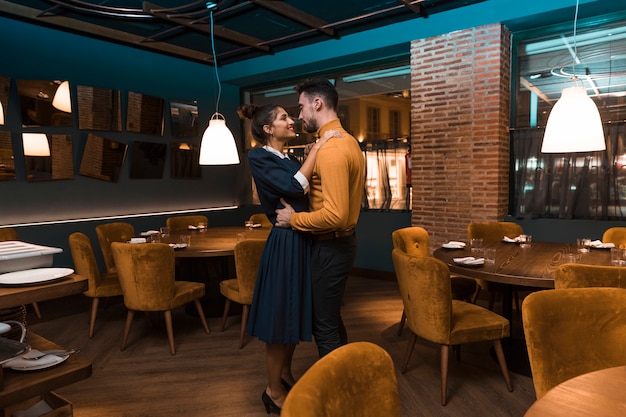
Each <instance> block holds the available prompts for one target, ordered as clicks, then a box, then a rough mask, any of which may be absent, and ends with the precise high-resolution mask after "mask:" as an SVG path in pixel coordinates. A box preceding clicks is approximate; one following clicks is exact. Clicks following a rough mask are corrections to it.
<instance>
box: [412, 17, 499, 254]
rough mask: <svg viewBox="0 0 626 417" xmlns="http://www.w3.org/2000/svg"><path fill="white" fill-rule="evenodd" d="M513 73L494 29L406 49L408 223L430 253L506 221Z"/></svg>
mask: <svg viewBox="0 0 626 417" xmlns="http://www.w3.org/2000/svg"><path fill="white" fill-rule="evenodd" d="M510 66H511V62H510V33H509V32H508V30H507V29H506V28H505V27H503V26H501V25H499V24H494V25H488V26H481V27H477V28H472V29H466V30H460V31H457V32H452V33H449V34H446V35H441V36H436V37H433V38H428V39H420V40H416V41H413V42H411V157H412V168H413V176H412V183H413V212H412V219H411V223H412V224H413V225H414V226H421V227H424V228H425V229H426V230H427V231H428V233H429V235H430V239H431V248H433V249H434V248H436V247H438V246H439V245H441V244H442V243H445V242H446V241H448V240H451V239H452V240H465V239H466V238H467V225H468V223H470V222H472V221H500V220H502V219H503V218H504V216H506V215H507V214H508V213H507V212H508V185H509V133H508V128H509V107H510Z"/></svg>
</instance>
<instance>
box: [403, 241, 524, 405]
mask: <svg viewBox="0 0 626 417" xmlns="http://www.w3.org/2000/svg"><path fill="white" fill-rule="evenodd" d="M392 258H393V264H394V268H395V270H396V275H397V276H398V286H399V288H400V294H401V295H402V303H403V304H404V311H405V312H406V324H407V326H408V328H409V329H410V330H411V332H413V337H412V340H411V341H410V342H409V345H408V348H407V351H406V355H405V357H404V361H403V363H402V368H401V369H402V373H405V372H406V369H407V365H408V363H409V359H410V358H411V354H412V353H413V348H414V347H415V342H416V341H417V338H418V337H421V338H423V339H425V340H427V341H429V342H432V343H436V344H439V345H440V350H441V404H442V405H446V403H447V380H448V356H449V352H450V347H451V346H456V345H462V344H466V343H474V342H484V341H492V342H493V347H494V349H495V352H496V356H497V358H498V363H499V364H500V369H501V371H502V375H503V376H504V380H505V382H506V386H507V388H508V390H509V391H513V385H512V384H511V378H510V376H509V371H508V368H507V365H506V359H505V358H504V352H503V350H502V343H501V340H502V339H503V338H505V337H508V336H509V332H510V325H509V321H508V320H507V319H505V318H504V317H502V316H500V315H498V314H496V313H494V312H493V311H491V310H488V309H486V308H484V307H480V306H477V305H475V304H472V303H468V302H465V301H461V300H453V299H452V292H451V288H450V271H449V269H448V266H447V265H446V264H445V263H444V262H442V261H440V260H439V259H436V258H433V257H415V256H410V255H407V254H406V253H404V252H402V251H400V250H399V249H394V250H393V252H392ZM457 359H460V350H459V349H457Z"/></svg>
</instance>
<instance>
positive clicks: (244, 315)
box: [239, 304, 250, 349]
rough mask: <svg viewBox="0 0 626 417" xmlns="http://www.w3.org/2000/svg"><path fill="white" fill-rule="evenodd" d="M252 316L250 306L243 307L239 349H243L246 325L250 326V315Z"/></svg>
mask: <svg viewBox="0 0 626 417" xmlns="http://www.w3.org/2000/svg"><path fill="white" fill-rule="evenodd" d="M249 314H250V306H249V305H248V304H244V305H243V310H242V311H241V329H240V330H239V349H241V348H243V345H244V342H245V341H246V325H247V324H248V315H249Z"/></svg>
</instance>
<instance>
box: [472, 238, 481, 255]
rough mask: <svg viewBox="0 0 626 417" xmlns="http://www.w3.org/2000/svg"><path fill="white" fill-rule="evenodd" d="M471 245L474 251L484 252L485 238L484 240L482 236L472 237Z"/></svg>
mask: <svg viewBox="0 0 626 417" xmlns="http://www.w3.org/2000/svg"><path fill="white" fill-rule="evenodd" d="M470 246H471V248H472V253H482V251H483V240H482V238H474V239H470Z"/></svg>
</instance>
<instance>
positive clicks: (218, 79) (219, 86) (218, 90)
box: [209, 10, 222, 113]
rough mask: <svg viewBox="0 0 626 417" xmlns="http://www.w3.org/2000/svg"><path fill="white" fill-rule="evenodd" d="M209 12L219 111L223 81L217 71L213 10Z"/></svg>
mask: <svg viewBox="0 0 626 417" xmlns="http://www.w3.org/2000/svg"><path fill="white" fill-rule="evenodd" d="M209 13H210V17H211V51H212V52H213V66H214V67H215V78H216V79H217V100H216V102H215V113H219V109H220V97H221V96H222V83H221V82H220V75H219V72H218V71H217V54H216V53H215V38H214V37H213V10H211V11H210V12H209Z"/></svg>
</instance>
